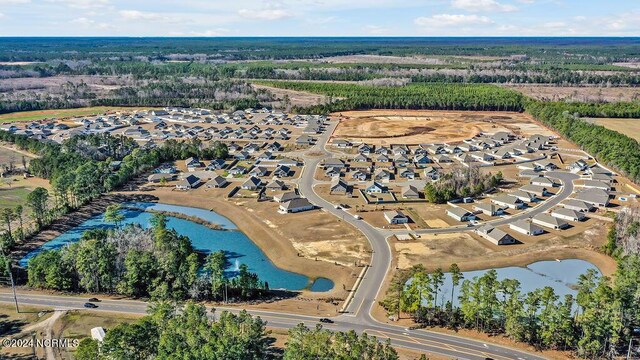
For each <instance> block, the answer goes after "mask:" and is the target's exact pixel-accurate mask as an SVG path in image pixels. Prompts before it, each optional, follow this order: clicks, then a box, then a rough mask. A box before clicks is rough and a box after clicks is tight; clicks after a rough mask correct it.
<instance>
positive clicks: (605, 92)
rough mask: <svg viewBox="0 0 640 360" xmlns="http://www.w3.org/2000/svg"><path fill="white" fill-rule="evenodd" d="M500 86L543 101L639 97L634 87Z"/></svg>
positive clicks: (612, 99) (639, 92) (639, 90)
mask: <svg viewBox="0 0 640 360" xmlns="http://www.w3.org/2000/svg"><path fill="white" fill-rule="evenodd" d="M501 86H504V87H507V88H510V89H513V90H516V91H519V92H520V93H522V94H524V95H526V96H529V97H532V98H534V99H538V100H544V101H580V102H602V101H606V102H616V101H635V100H637V99H638V98H640V88H634V87H610V88H607V87H595V86H588V87H578V86H570V87H560V86H548V85H536V84H523V85H508V84H505V85H501Z"/></svg>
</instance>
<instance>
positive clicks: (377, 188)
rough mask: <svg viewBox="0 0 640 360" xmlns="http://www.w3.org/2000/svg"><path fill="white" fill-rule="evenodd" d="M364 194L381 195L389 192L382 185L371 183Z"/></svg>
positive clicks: (375, 182)
mask: <svg viewBox="0 0 640 360" xmlns="http://www.w3.org/2000/svg"><path fill="white" fill-rule="evenodd" d="M365 192H366V193H368V194H382V193H387V192H389V188H387V187H386V186H384V185H382V184H381V183H379V182H377V181H372V182H371V183H370V184H369V185H368V186H367V187H366V188H365Z"/></svg>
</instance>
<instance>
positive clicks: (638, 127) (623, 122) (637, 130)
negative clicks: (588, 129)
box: [585, 118, 640, 141]
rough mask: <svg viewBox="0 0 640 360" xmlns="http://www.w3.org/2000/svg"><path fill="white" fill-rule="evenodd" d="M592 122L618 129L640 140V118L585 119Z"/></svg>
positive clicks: (614, 129)
mask: <svg viewBox="0 0 640 360" xmlns="http://www.w3.org/2000/svg"><path fill="white" fill-rule="evenodd" d="M585 120H587V121H588V122H590V123H592V124H597V125H602V126H604V127H606V128H607V129H610V130H613V131H617V132H619V133H621V134H624V135H627V136H629V137H631V138H633V139H636V140H638V141H640V119H609V118H598V119H585Z"/></svg>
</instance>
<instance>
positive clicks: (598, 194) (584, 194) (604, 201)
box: [575, 189, 609, 207]
mask: <svg viewBox="0 0 640 360" xmlns="http://www.w3.org/2000/svg"><path fill="white" fill-rule="evenodd" d="M575 199H576V200H580V201H584V202H586V203H588V204H592V205H593V206H598V207H606V206H608V205H609V193H608V192H606V191H604V190H600V189H586V190H583V191H581V192H579V193H577V194H576V196H575Z"/></svg>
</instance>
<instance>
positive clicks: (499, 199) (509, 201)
mask: <svg viewBox="0 0 640 360" xmlns="http://www.w3.org/2000/svg"><path fill="white" fill-rule="evenodd" d="M491 202H492V203H494V204H496V205H498V206H502V207H505V208H509V209H516V210H517V209H522V208H524V202H522V200H520V199H518V198H517V197H515V196H511V195H499V196H496V197H494V198H491Z"/></svg>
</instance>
